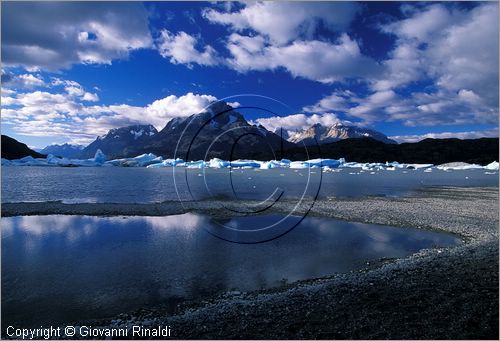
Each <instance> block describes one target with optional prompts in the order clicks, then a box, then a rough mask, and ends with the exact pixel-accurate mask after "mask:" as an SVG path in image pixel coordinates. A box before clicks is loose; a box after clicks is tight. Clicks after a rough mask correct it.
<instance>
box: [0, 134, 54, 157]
mask: <svg viewBox="0 0 500 341" xmlns="http://www.w3.org/2000/svg"><path fill="white" fill-rule="evenodd" d="M1 149H2V158H3V159H8V160H14V159H20V158H23V157H25V156H32V157H35V158H36V157H41V158H44V157H45V155H43V154H40V153H37V152H35V151H34V150H31V149H30V148H28V146H27V145H26V144H24V143H21V142H19V141H17V140H16V139H13V138H12V137H9V136H7V135H2V147H1Z"/></svg>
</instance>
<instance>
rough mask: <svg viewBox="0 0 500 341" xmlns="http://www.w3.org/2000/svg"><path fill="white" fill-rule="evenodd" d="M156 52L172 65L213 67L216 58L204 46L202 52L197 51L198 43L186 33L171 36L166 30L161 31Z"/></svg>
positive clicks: (207, 47) (209, 48) (210, 49)
mask: <svg viewBox="0 0 500 341" xmlns="http://www.w3.org/2000/svg"><path fill="white" fill-rule="evenodd" d="M157 45H158V51H159V52H160V54H161V55H162V57H164V58H170V62H172V63H174V64H187V65H188V66H189V65H191V64H193V63H195V64H199V65H215V64H217V63H218V57H217V53H216V52H215V50H214V49H213V48H212V47H211V46H210V45H206V46H204V47H203V49H202V50H198V49H197V45H198V41H197V39H196V38H195V37H193V36H191V35H189V34H187V33H186V32H182V31H181V32H178V33H177V34H173V33H171V32H170V31H168V30H162V31H161V33H160V37H159V38H158V42H157Z"/></svg>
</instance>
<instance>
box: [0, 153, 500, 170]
mask: <svg viewBox="0 0 500 341" xmlns="http://www.w3.org/2000/svg"><path fill="white" fill-rule="evenodd" d="M2 166H42V167H58V166H59V167H146V168H163V167H186V168H254V169H273V168H291V169H308V168H322V169H323V170H324V171H334V170H335V169H338V168H358V169H360V170H364V171H376V170H396V169H424V171H425V172H432V169H438V170H443V171H450V170H467V169H484V170H488V171H498V168H499V164H498V162H497V161H494V162H492V163H490V164H488V165H486V166H480V165H476V164H469V163H464V162H451V163H446V164H442V165H438V166H434V165H433V164H416V163H399V162H396V161H394V162H385V163H381V162H374V163H360V162H346V160H345V159H343V158H341V159H338V160H335V159H312V160H306V161H290V160H287V159H282V160H270V161H257V160H234V161H225V160H221V159H217V158H213V159H211V160H209V161H204V160H198V161H184V160H182V159H163V158H162V157H161V156H156V155H155V154H152V153H147V154H142V155H139V156H136V157H130V158H122V159H114V160H109V161H107V160H106V156H105V155H104V153H103V152H102V151H101V150H97V152H96V154H95V156H94V157H93V158H91V159H85V160H80V159H67V158H60V157H57V156H54V155H51V154H50V155H48V156H47V157H46V158H33V157H31V156H26V157H23V158H22V159H17V160H7V159H2Z"/></svg>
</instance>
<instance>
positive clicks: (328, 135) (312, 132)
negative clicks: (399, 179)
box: [284, 122, 397, 146]
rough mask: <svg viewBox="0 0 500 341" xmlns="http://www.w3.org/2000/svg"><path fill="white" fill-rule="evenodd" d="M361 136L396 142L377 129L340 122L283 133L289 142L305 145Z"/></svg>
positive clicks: (384, 141) (391, 142)
mask: <svg viewBox="0 0 500 341" xmlns="http://www.w3.org/2000/svg"><path fill="white" fill-rule="evenodd" d="M284 133H285V131H284ZM363 137H370V138H372V139H374V140H377V141H381V142H383V143H390V144H395V143H397V142H396V141H394V140H391V139H389V138H388V137H387V136H385V135H384V134H382V133H380V132H378V131H375V130H371V129H366V128H361V127H357V126H354V125H346V124H344V123H340V122H338V123H335V124H333V125H331V126H328V127H327V126H324V125H321V124H319V123H316V124H314V125H312V126H311V127H309V128H307V129H301V130H297V131H286V133H285V134H284V138H286V139H287V140H288V141H289V142H293V143H298V144H299V145H306V146H308V145H312V144H316V143H318V144H325V143H331V142H337V141H340V140H345V139H349V138H363Z"/></svg>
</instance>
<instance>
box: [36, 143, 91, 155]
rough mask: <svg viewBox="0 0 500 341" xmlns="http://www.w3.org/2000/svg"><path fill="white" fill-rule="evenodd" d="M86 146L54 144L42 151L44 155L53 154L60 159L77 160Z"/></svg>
mask: <svg viewBox="0 0 500 341" xmlns="http://www.w3.org/2000/svg"><path fill="white" fill-rule="evenodd" d="M83 148H85V146H82V145H79V144H69V143H64V144H52V145H50V146H47V147H45V148H43V149H42V150H40V153H43V154H47V155H48V154H52V155H55V156H59V157H66V158H77V157H78V156H79V154H80V153H81V152H82V149H83Z"/></svg>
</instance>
